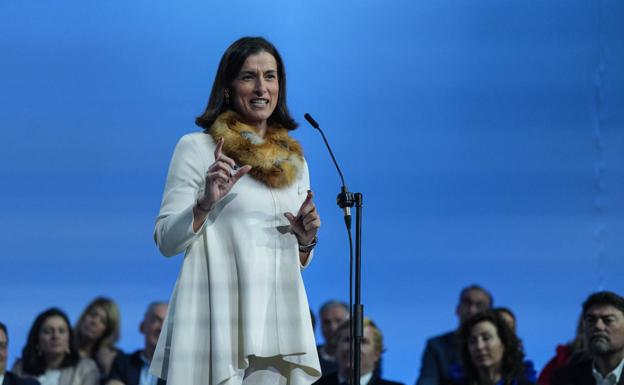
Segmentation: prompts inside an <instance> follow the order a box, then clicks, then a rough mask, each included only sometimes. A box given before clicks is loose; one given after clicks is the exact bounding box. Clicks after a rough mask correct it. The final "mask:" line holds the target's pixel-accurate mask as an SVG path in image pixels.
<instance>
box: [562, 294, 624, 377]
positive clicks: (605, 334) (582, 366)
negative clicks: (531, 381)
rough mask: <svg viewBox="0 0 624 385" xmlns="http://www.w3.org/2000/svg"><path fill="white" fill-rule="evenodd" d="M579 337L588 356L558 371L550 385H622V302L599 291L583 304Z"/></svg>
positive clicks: (623, 341) (620, 298) (623, 334)
mask: <svg viewBox="0 0 624 385" xmlns="http://www.w3.org/2000/svg"><path fill="white" fill-rule="evenodd" d="M583 333H584V336H585V346H586V347H587V349H588V350H589V353H590V356H589V357H588V358H586V359H584V360H580V361H579V362H575V363H572V364H570V365H568V366H565V367H563V368H560V369H558V370H557V371H556V372H555V374H554V375H553V379H552V384H553V385H616V384H617V385H624V375H623V374H624V373H622V372H623V371H624V298H622V297H621V296H619V295H617V294H615V293H613V292H610V291H601V292H598V293H594V294H592V295H590V296H589V297H588V298H587V300H586V301H585V302H584V303H583Z"/></svg>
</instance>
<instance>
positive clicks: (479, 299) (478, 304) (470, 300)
mask: <svg viewBox="0 0 624 385" xmlns="http://www.w3.org/2000/svg"><path fill="white" fill-rule="evenodd" d="M489 308H490V298H489V297H488V296H487V294H485V293H484V292H483V291H482V290H479V289H470V290H467V291H466V292H465V293H464V295H462V297H461V299H460V301H459V304H458V305H457V309H456V314H457V316H458V317H459V321H460V322H464V321H465V320H467V319H468V318H470V317H471V316H473V315H475V314H477V313H479V312H481V311H484V310H487V309H489Z"/></svg>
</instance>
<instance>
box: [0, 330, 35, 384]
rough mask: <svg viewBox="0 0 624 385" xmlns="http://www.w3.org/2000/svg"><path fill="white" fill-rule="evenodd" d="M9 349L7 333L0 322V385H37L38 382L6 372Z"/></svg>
mask: <svg viewBox="0 0 624 385" xmlns="http://www.w3.org/2000/svg"><path fill="white" fill-rule="evenodd" d="M8 349H9V332H8V331H7V328H6V326H5V325H4V324H3V323H2V322H0V384H2V385H39V381H37V380H33V379H30V378H21V377H18V376H16V375H15V374H13V373H11V372H7V371H6V364H7V356H8Z"/></svg>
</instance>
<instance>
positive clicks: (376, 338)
mask: <svg viewBox="0 0 624 385" xmlns="http://www.w3.org/2000/svg"><path fill="white" fill-rule="evenodd" d="M362 323H363V327H362V329H364V328H365V327H367V326H368V327H370V328H371V331H372V332H373V342H374V344H375V352H376V353H378V354H379V356H381V353H383V352H384V351H385V350H386V348H385V347H384V344H383V333H382V332H381V330H380V329H379V328H378V327H377V325H376V324H375V323H374V322H373V320H371V319H370V318H368V317H364V320H363V321H362ZM345 329H346V330H347V331H349V320H345V321H344V322H343V323H341V324H340V326H338V329H336V333H335V334H334V345H335V344H336V343H337V342H338V336H339V335H340V333H342V331H343V330H345Z"/></svg>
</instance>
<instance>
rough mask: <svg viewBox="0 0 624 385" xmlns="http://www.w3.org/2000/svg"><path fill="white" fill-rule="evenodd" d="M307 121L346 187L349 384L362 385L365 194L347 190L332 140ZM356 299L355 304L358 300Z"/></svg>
mask: <svg viewBox="0 0 624 385" xmlns="http://www.w3.org/2000/svg"><path fill="white" fill-rule="evenodd" d="M304 118H305V120H307V121H308V123H310V124H311V125H312V127H314V128H316V129H317V130H318V131H319V132H320V133H321V136H323V141H324V142H325V145H326V146H327V149H328V150H329V154H330V155H331V157H332V160H333V161H334V165H335V166H336V170H338V174H339V175H340V179H341V180H342V188H341V191H340V194H338V197H337V198H336V201H337V202H338V206H340V207H341V208H342V209H343V210H344V220H345V224H346V225H347V233H348V234H349V256H350V258H349V261H350V263H349V266H350V268H349V304H350V306H349V310H350V311H349V322H350V331H351V336H352V337H353V344H352V345H351V346H352V349H351V352H350V354H349V356H350V357H351V372H350V379H351V381H349V383H350V384H351V385H360V372H361V370H360V369H361V367H360V364H361V351H360V346H361V345H362V338H363V334H364V333H363V331H364V325H363V319H364V305H362V298H361V289H362V282H361V277H362V263H361V262H362V200H363V196H362V193H355V194H353V193H350V192H349V190H347V185H346V184H345V181H344V178H343V177H342V172H341V171H340V167H338V162H336V158H335V157H334V153H333V152H332V150H331V147H329V143H328V142H327V139H326V138H325V134H324V133H323V131H322V130H321V128H320V127H319V124H318V123H317V122H316V120H314V119H312V117H311V116H310V114H305V115H304ZM354 205H355V274H354V272H353V242H352V239H351V207H353V206H354ZM354 277H355V298H354V296H353V287H354V286H353V282H352V278H354ZM354 302H355V303H354Z"/></svg>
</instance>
